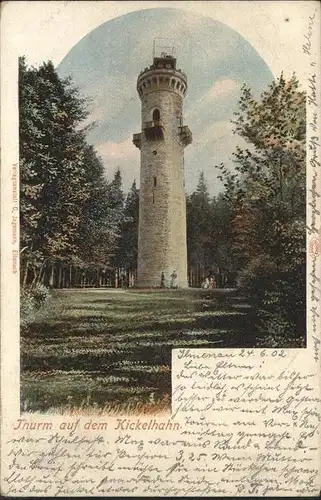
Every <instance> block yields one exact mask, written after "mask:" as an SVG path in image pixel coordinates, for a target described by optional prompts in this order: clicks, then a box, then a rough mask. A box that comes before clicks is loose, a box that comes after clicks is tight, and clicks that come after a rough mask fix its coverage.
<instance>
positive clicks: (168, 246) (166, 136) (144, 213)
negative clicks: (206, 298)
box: [133, 48, 192, 288]
mask: <svg viewBox="0 0 321 500" xmlns="http://www.w3.org/2000/svg"><path fill="white" fill-rule="evenodd" d="M171 52H172V53H173V50H172V51H171ZM186 90H187V79H186V76H185V74H184V73H183V72H182V71H181V70H180V69H176V59H175V57H173V55H172V54H169V53H168V51H167V52H161V53H160V54H159V56H155V48H154V57H153V64H152V65H151V66H150V67H149V68H145V69H144V71H142V72H141V73H140V74H139V76H138V79H137V91H138V94H139V97H140V99H141V102H142V114H141V123H142V128H141V133H139V134H134V136H133V143H134V144H135V146H136V147H138V148H139V149H140V151H141V167H140V204H139V235H138V272H137V286H138V287H161V286H164V287H170V286H174V287H179V288H187V287H188V282H187V243H186V198H185V183H184V148H185V147H186V146H187V145H188V144H190V143H191V142H192V134H191V131H190V130H189V128H188V126H186V125H183V117H182V108H183V99H184V96H185V94H186Z"/></svg>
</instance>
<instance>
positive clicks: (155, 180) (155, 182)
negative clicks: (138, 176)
mask: <svg viewBox="0 0 321 500" xmlns="http://www.w3.org/2000/svg"><path fill="white" fill-rule="evenodd" d="M156 186H157V177H154V188H155V187H156Z"/></svg>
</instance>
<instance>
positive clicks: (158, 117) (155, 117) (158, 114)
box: [153, 108, 160, 122]
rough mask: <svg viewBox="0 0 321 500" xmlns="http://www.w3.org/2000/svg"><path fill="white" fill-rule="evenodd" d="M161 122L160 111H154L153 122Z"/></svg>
mask: <svg viewBox="0 0 321 500" xmlns="http://www.w3.org/2000/svg"><path fill="white" fill-rule="evenodd" d="M159 120H160V112H159V109H157V108H156V109H154V111H153V122H159Z"/></svg>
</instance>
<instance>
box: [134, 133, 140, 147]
mask: <svg viewBox="0 0 321 500" xmlns="http://www.w3.org/2000/svg"><path fill="white" fill-rule="evenodd" d="M141 142H142V134H133V143H134V145H135V146H136V148H138V149H140V148H141Z"/></svg>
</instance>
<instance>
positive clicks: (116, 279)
mask: <svg viewBox="0 0 321 500" xmlns="http://www.w3.org/2000/svg"><path fill="white" fill-rule="evenodd" d="M305 100H306V97H305V93H304V92H303V91H302V89H301V88H300V84H299V82H298V80H297V78H296V76H295V75H292V76H291V78H289V79H286V78H285V77H284V75H283V74H281V75H280V77H279V78H278V79H276V80H275V81H273V82H272V84H271V85H270V86H269V87H268V88H267V89H266V91H265V92H264V93H263V94H262V95H261V97H260V99H254V97H253V96H252V93H251V89H250V88H248V87H246V86H243V88H242V92H241V96H240V101H239V108H238V110H236V112H235V114H234V118H233V124H234V133H235V134H238V135H239V136H240V137H242V138H243V139H245V141H246V143H247V145H248V147H247V148H246V149H241V148H237V150H236V151H235V153H234V155H233V167H232V168H231V165H224V164H220V162H219V159H218V158H213V166H216V171H217V175H218V179H219V180H220V182H222V185H223V190H222V192H221V193H220V194H219V195H218V196H215V197H213V196H211V195H210V194H209V192H208V189H207V184H206V179H205V177H204V174H203V172H202V171H200V174H199V179H198V184H197V187H196V189H195V191H194V192H193V193H186V203H187V244H188V278H189V285H190V287H193V288H198V287H200V286H201V284H202V282H203V280H204V279H205V278H206V277H209V276H214V277H215V282H216V286H217V287H218V288H237V289H239V290H240V291H241V293H242V294H243V295H246V296H247V297H248V300H249V302H250V303H251V304H253V305H254V307H255V310H256V316H257V325H258V327H259V328H260V325H261V327H262V328H263V327H264V329H265V330H268V331H269V330H271V331H272V330H273V331H275V329H276V330H277V331H278V332H279V333H284V332H287V333H288V334H290V332H291V331H293V328H294V329H295V331H296V332H297V331H302V329H304V328H305V268H306V267H305V260H306V254H305V226H306V223H305V210H306V201H305V189H306V188H305V182H306V180H305V179H306V167H305V147H306V145H305V132H306V123H305V104H306V103H305ZM89 105H90V103H89V101H88V100H86V99H84V98H83V97H81V95H80V93H79V91H78V89H77V88H76V87H75V86H74V84H73V82H72V81H71V79H61V78H60V77H59V76H58V73H57V70H56V68H55V67H54V65H53V64H52V62H50V61H49V62H44V63H43V64H42V65H40V66H39V67H38V68H35V67H28V66H27V63H26V60H25V58H23V57H22V58H20V60H19V115H20V124H19V143H20V145H19V148H20V276H21V290H22V292H21V293H22V297H23V296H24V295H25V296H27V295H28V294H29V293H31V292H30V291H31V290H38V292H37V293H38V295H39V294H40V295H41V294H46V293H47V292H46V291H47V290H49V289H55V288H75V287H80V288H82V287H134V285H135V273H136V260H137V235H138V217H139V210H138V207H139V189H138V188H137V186H136V182H135V181H134V182H133V184H132V186H131V189H130V191H129V192H128V193H125V192H124V190H123V186H122V173H121V171H120V170H119V169H116V170H115V166H114V165H107V169H110V171H115V173H114V177H113V179H112V180H108V177H107V175H106V166H104V165H103V162H102V160H101V159H100V158H99V156H98V155H97V153H96V151H95V149H94V147H93V146H91V145H89V144H88V142H87V140H86V135H87V132H88V127H91V126H94V124H92V125H89V126H83V125H82V123H83V122H84V120H85V119H86V118H87V117H88V116H89V111H88V109H89ZM262 325H263V326H262Z"/></svg>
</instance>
